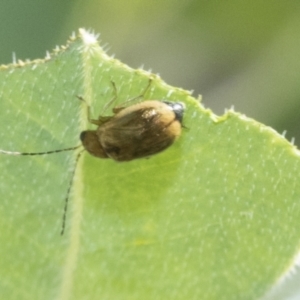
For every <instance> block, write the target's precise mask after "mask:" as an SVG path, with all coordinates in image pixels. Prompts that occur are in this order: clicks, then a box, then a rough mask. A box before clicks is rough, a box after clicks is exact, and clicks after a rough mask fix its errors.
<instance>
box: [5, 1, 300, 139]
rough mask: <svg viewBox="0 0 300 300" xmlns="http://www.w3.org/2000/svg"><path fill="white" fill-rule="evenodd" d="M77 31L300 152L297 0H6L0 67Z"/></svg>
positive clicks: (42, 53)
mask: <svg viewBox="0 0 300 300" xmlns="http://www.w3.org/2000/svg"><path fill="white" fill-rule="evenodd" d="M79 27H84V28H87V29H93V30H94V31H95V33H101V37H100V39H101V40H102V45H104V44H108V45H109V48H110V50H109V54H115V55H116V57H117V58H118V59H120V60H122V61H123V62H124V63H126V64H128V65H129V66H131V67H134V68H137V67H140V66H144V68H145V69H147V70H148V69H151V70H152V71H153V72H154V73H159V74H160V75H161V76H162V78H163V79H164V80H165V81H166V82H167V83H169V84H171V85H175V86H179V87H182V88H184V89H188V90H194V95H195V96H197V95H198V94H202V96H203V104H204V105H205V106H206V107H208V108H211V109H212V110H213V111H214V112H215V113H216V114H218V115H220V114H223V112H224V109H225V108H230V107H231V106H232V105H233V106H234V107H235V110H236V111H239V112H242V113H244V114H246V115H247V116H248V117H251V118H254V119H256V120H258V121H260V122H262V123H264V124H266V125H269V126H272V127H273V128H275V129H276V130H277V131H278V132H280V133H282V132H283V131H285V130H287V134H286V137H287V138H288V139H289V140H290V139H291V138H292V137H295V138H296V144H298V145H300V132H299V129H298V128H299V115H298V111H299V110H300V84H299V82H300V2H299V1H294V0H286V1H282V0H274V1H262V0H253V1H240V0H227V1H221V0H218V1H211V0H200V1H199V0H186V1H174V0H165V1H155V0H152V1H136V0H133V1H116V0H110V1H108V0H107V1H99V0H98V1H96V0H84V1H83V0H77V1H75V0H74V1H59V0H51V1H45V0H44V1H41V0H26V1H4V0H2V1H1V10H0V43H1V47H0V63H1V64H5V63H9V62H11V61H12V53H13V52H15V54H16V57H17V59H27V58H29V59H34V58H41V57H44V56H45V53H46V51H47V50H51V49H53V48H54V47H55V46H56V45H61V44H65V41H66V39H67V38H68V37H69V36H70V34H71V33H72V32H73V31H77V29H78V28H79Z"/></svg>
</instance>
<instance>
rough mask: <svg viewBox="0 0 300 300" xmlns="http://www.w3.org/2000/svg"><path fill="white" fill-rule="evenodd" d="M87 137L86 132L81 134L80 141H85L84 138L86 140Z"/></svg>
mask: <svg viewBox="0 0 300 300" xmlns="http://www.w3.org/2000/svg"><path fill="white" fill-rule="evenodd" d="M85 136H86V131H82V132H81V133H80V136H79V137H80V140H81V141H83V140H84V138H85Z"/></svg>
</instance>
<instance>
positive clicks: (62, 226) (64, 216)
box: [60, 149, 85, 235]
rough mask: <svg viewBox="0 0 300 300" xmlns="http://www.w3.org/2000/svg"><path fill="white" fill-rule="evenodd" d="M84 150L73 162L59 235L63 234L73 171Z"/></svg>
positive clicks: (73, 175)
mask: <svg viewBox="0 0 300 300" xmlns="http://www.w3.org/2000/svg"><path fill="white" fill-rule="evenodd" d="M84 150H85V149H82V150H81V151H80V152H79V153H78V154H77V156H76V160H75V165H74V168H73V170H72V175H71V180H70V182H69V187H68V190H67V194H66V197H65V206H64V211H63V216H62V225H61V232H60V234H61V235H63V234H64V232H65V227H66V219H67V211H68V202H69V197H70V192H71V188H72V186H73V181H74V177H75V171H76V169H77V165H78V161H79V158H80V157H81V154H82V153H83V151H84Z"/></svg>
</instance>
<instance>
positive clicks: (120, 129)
mask: <svg viewBox="0 0 300 300" xmlns="http://www.w3.org/2000/svg"><path fill="white" fill-rule="evenodd" d="M151 82H152V80H149V84H148V85H147V87H146V89H145V91H144V92H143V93H142V94H141V95H140V96H138V97H135V98H133V99H136V98H141V97H143V96H144V94H145V93H146V91H147V90H148V88H149V87H150V85H151ZM112 84H113V87H114V92H115V97H114V98H113V99H112V100H111V101H110V102H109V103H110V104H111V103H112V102H113V101H114V100H115V99H116V94H117V93H116V87H115V84H114V83H113V82H112ZM78 98H79V99H80V100H81V101H83V102H84V103H86V102H85V100H84V99H83V98H82V97H78ZM133 99H131V100H133ZM131 100H130V101H131ZM184 109H185V106H184V104H183V103H180V102H170V101H159V100H147V101H143V102H141V103H137V104H134V105H131V106H128V107H115V108H113V113H114V115H113V116H109V117H106V116H105V117H104V116H99V118H98V119H97V120H94V119H91V117H90V107H89V106H88V105H87V113H88V120H89V122H90V123H92V124H94V125H97V126H98V128H97V129H96V130H86V131H83V132H81V134H80V139H81V142H82V145H79V146H75V147H71V148H65V149H59V150H53V151H46V152H11V151H5V150H1V149H0V153H2V154H9V155H45V154H52V153H58V152H63V151H70V150H75V149H78V148H80V147H82V146H83V147H84V149H82V150H81V151H80V152H79V153H78V154H77V157H76V160H75V165H74V169H73V172H72V176H71V181H70V184H69V187H68V190H67V194H66V198H65V206H64V212H63V220H62V229H61V234H63V233H64V230H65V223H66V213H67V208H68V200H69V194H70V190H71V187H72V183H73V178H74V174H75V171H76V166H77V163H78V161H79V158H80V156H81V154H82V153H83V151H84V150H86V151H87V152H89V153H90V154H91V155H93V156H95V157H98V158H112V159H114V160H116V161H120V162H121V161H130V160H133V159H137V158H143V157H149V156H151V155H154V154H157V153H159V152H161V151H163V150H165V149H166V148H168V147H169V146H171V145H172V144H173V142H174V141H175V140H176V139H177V138H178V137H179V136H180V134H181V128H182V118H183V113H184Z"/></svg>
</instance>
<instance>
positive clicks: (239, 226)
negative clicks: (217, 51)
mask: <svg viewBox="0 0 300 300" xmlns="http://www.w3.org/2000/svg"><path fill="white" fill-rule="evenodd" d="M150 77H151V78H153V82H152V84H151V87H150V90H149V91H148V92H147V98H148V99H158V100H160V99H167V100H171V101H182V102H185V103H186V106H187V108H186V112H185V116H184V125H185V127H186V128H184V130H183V133H182V136H181V137H180V138H179V140H178V141H177V142H176V143H175V144H174V145H173V146H171V147H170V148H169V149H168V150H166V151H165V152H163V153H161V154H158V155H155V156H153V157H151V158H149V159H140V160H134V161H131V162H126V163H117V162H115V161H112V160H109V159H102V160H101V159H97V158H95V157H92V156H90V155H89V154H88V153H87V152H85V153H84V154H83V156H82V157H81V159H80V160H79V163H78V165H77V168H76V173H75V178H74V182H73V184H72V186H71V197H70V203H69V204H70V205H69V210H68V212H67V223H66V232H65V234H64V235H63V236H61V235H60V230H61V226H62V214H63V207H64V202H65V197H66V193H67V190H68V188H69V183H70V180H71V179H72V170H73V168H74V165H75V160H76V155H77V153H78V150H77V151H69V152H61V153H55V154H51V155H50V154H49V155H42V156H13V155H5V154H1V155H0V167H1V174H0V176H1V178H0V224H1V225H0V226H1V233H0V244H1V247H0V257H1V260H0V294H1V296H2V298H3V299H89V300H90V299H102V300H103V299H109V300H110V299H155V300H158V299H203V300H205V299H218V300H220V299H258V298H259V297H261V296H263V295H264V294H265V293H267V291H268V290H269V289H270V288H271V287H272V286H274V284H275V283H276V282H277V281H278V280H279V279H280V278H282V277H283V276H285V275H286V273H287V272H288V270H289V269H290V268H291V267H292V266H293V264H294V260H295V258H296V255H297V252H298V251H299V230H300V222H299V216H300V201H299V195H300V187H299V184H298V182H299V179H300V178H299V167H300V164H299V151H298V150H297V149H296V148H295V147H294V146H293V145H292V144H290V143H289V142H288V141H286V140H285V139H284V137H282V136H281V135H279V134H277V133H276V132H275V131H273V130H272V129H271V128H268V127H266V126H264V125H262V124H259V123H257V122H255V121H254V120H251V119H248V118H246V117H245V116H243V115H240V114H238V113H236V112H234V111H232V110H230V111H228V112H227V113H226V114H225V115H224V116H222V117H216V116H215V115H213V114H212V113H211V112H210V111H208V110H205V109H204V108H203V107H202V106H201V104H200V103H199V101H198V100H196V99H194V98H192V97H191V96H190V94H189V93H188V92H186V91H184V90H181V89H179V88H174V87H172V86H169V85H166V84H165V83H164V82H163V81H162V80H161V79H160V78H159V77H158V76H155V75H153V74H150V73H148V72H145V71H143V70H133V69H131V68H129V67H127V66H126V65H124V64H122V63H121V62H119V61H118V60H115V59H113V58H111V57H109V56H107V54H106V53H105V52H104V51H103V50H102V49H101V48H100V46H99V45H98V43H97V41H96V39H95V37H94V36H93V35H92V34H90V33H88V32H86V31H84V30H80V32H79V36H78V37H74V38H72V39H71V41H70V42H69V43H68V45H67V46H66V47H62V48H61V49H57V50H55V51H54V52H53V53H52V54H51V56H47V57H46V59H45V60H36V61H31V62H25V63H24V62H18V63H15V64H12V65H9V66H2V68H1V72H0V78H1V79H0V86H1V88H0V99H1V102H0V111H1V119H0V125H1V132H0V140H1V143H0V148H1V149H3V150H7V151H20V152H43V151H51V150H56V149H63V148H68V147H73V146H77V145H79V144H80V140H79V134H80V132H81V131H83V130H86V129H87V128H95V127H94V126H93V125H90V124H88V120H87V114H86V107H85V105H84V104H83V103H82V102H81V101H78V99H77V98H76V95H80V96H82V97H83V98H84V99H85V100H86V101H87V102H88V103H90V104H91V106H92V115H93V116H94V117H95V118H96V117H98V115H99V114H101V115H103V114H104V115H111V107H110V108H109V109H108V110H106V111H103V110H104V107H105V104H107V103H108V102H109V101H110V100H111V99H112V97H113V89H112V84H111V81H112V80H113V81H114V82H115V83H116V86H117V89H118V98H117V103H118V104H120V103H123V102H125V101H126V100H128V99H130V98H132V97H135V96H137V95H139V94H140V93H141V92H142V91H143V90H144V89H145V87H146V86H147V83H148V80H149V78H150Z"/></svg>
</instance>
